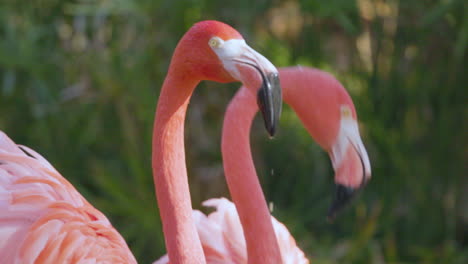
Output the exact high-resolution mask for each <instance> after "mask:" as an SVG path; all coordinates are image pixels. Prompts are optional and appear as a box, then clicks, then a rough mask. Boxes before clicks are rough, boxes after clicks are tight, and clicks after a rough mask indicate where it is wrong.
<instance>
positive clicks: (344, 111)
mask: <svg viewBox="0 0 468 264" xmlns="http://www.w3.org/2000/svg"><path fill="white" fill-rule="evenodd" d="M341 117H342V118H351V109H349V107H348V106H347V105H343V106H341Z"/></svg>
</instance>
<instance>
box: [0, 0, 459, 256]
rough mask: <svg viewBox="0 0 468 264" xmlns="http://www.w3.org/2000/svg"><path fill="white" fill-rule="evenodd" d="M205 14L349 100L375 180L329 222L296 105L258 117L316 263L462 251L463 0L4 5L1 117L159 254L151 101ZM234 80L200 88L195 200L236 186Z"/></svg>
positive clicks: (276, 180)
mask: <svg viewBox="0 0 468 264" xmlns="http://www.w3.org/2000/svg"><path fill="white" fill-rule="evenodd" d="M204 19H217V20H221V21H224V22H227V23H229V24H231V25H232V26H234V27H235V28H237V29H238V30H239V31H240V32H241V33H242V34H243V35H244V37H245V38H246V39H247V41H248V42H249V44H251V46H253V47H254V48H255V49H257V50H258V51H259V52H261V53H262V54H264V55H265V56H266V57H268V58H270V59H271V60H272V61H273V63H275V64H276V65H277V66H289V65H297V64H302V65H308V66H314V67H318V68H321V69H324V70H327V71H330V72H332V73H333V74H335V76H337V78H338V79H339V80H340V81H342V82H343V84H344V85H345V87H347V88H348V90H349V92H350V94H351V96H352V97H353V100H354V102H355V104H356V108H357V111H358V115H359V118H360V121H361V125H362V126H361V133H362V136H363V140H364V142H365V144H366V147H367V149H368V152H369V156H370V158H371V162H372V167H373V178H372V180H371V182H370V183H369V185H368V186H367V188H366V189H365V191H364V192H363V193H362V194H361V196H360V197H359V199H357V200H356V201H355V203H354V205H353V206H352V207H351V208H349V209H348V210H347V211H346V212H345V213H344V214H343V215H341V216H340V218H339V219H338V220H337V221H336V222H335V223H332V224H330V223H327V222H326V219H325V215H326V210H327V207H328V205H329V204H330V202H331V198H332V190H333V181H332V175H333V170H332V168H331V166H330V162H329V160H328V157H327V155H326V154H325V153H324V152H323V151H322V150H320V149H319V148H318V146H317V145H316V144H314V143H313V142H312V140H311V139H310V137H309V135H308V134H307V133H306V131H305V130H304V129H303V127H302V125H301V124H300V122H299V120H298V119H297V118H296V117H295V115H294V113H293V112H292V111H291V110H290V108H288V107H286V109H285V110H284V114H283V117H282V123H281V129H280V132H279V135H278V136H277V137H276V138H275V140H272V141H271V140H267V139H266V137H265V135H266V134H265V132H264V131H263V128H262V125H261V123H260V122H258V120H257V122H256V124H255V126H254V129H253V130H254V131H253V135H252V137H253V139H254V140H253V151H254V154H255V158H256V164H257V167H258V170H259V174H260V175H261V180H262V183H263V186H264V190H265V192H266V195H267V199H268V200H269V201H271V202H273V203H274V205H275V206H274V208H275V210H274V212H273V214H274V215H275V216H276V217H278V218H279V220H281V221H283V222H284V223H285V224H286V225H287V226H288V227H289V229H290V230H291V232H292V233H293V234H294V236H295V237H296V240H297V241H298V243H299V245H300V246H301V248H303V249H304V250H305V252H306V254H307V255H308V256H309V257H310V258H311V259H312V263H319V264H325V263H327V264H328V263H431V264H432V263H459V264H462V263H468V181H467V177H466V176H467V175H466V173H467V171H468V166H467V164H468V142H467V141H468V136H467V131H468V127H467V124H468V122H467V121H468V107H467V105H468V98H467V97H468V96H467V95H468V93H467V86H465V85H466V83H467V81H468V80H467V76H468V72H467V68H468V67H467V66H468V65H467V52H466V51H467V47H468V43H467V42H468V4H467V2H466V1H463V0H441V1H434V0H425V1H417V0H413V1H397V0H386V1H385V0H375V1H372V0H359V1H351V0H328V1H312V0H289V1H268V0H256V1H252V0H249V1H247V0H238V1H228V2H226V1H208V0H205V1H204V0H183V1H157V0H141V1H131V0H118V1H110V0H75V1H58V0H42V1H37V0H33V1H28V2H27V3H25V2H22V1H13V0H4V1H2V2H1V3H0V113H1V114H0V129H1V130H3V131H5V132H6V133H7V134H8V135H10V136H11V137H12V138H13V139H14V140H15V141H16V142H18V143H21V144H25V145H28V146H30V147H32V148H34V149H36V150H37V151H38V152H40V153H42V154H43V155H44V156H45V157H46V158H47V159H48V160H49V161H50V162H51V163H52V164H54V165H55V166H56V168H57V169H58V170H59V171H61V172H62V174H63V175H64V176H65V177H66V178H67V179H69V180H70V181H71V182H72V183H73V184H74V185H75V186H76V187H77V189H78V190H79V191H80V192H81V193H82V194H83V195H84V196H85V197H86V198H87V199H88V200H89V201H90V202H91V203H92V204H94V205H95V206H96V207H97V208H98V209H100V210H101V211H103V212H104V213H105V214H106V215H107V216H108V217H109V218H110V220H111V221H112V223H113V224H114V225H115V226H116V228H117V229H118V230H119V231H120V232H121V233H122V234H123V236H124V237H125V238H126V240H127V242H128V244H129V246H130V247H131V249H132V251H133V252H134V254H135V255H136V257H137V259H138V260H139V261H140V262H141V263H149V262H150V261H153V260H155V259H156V258H158V257H159V256H160V255H162V254H163V253H164V252H165V249H164V240H163V236H162V232H161V230H160V228H161V226H160V221H159V217H158V213H157V206H156V202H155V199H154V191H153V180H152V176H151V165H150V153H151V149H150V142H151V133H152V131H151V130H152V124H153V115H154V110H155V107H156V102H157V97H158V94H159V87H160V86H161V84H162V81H163V79H164V76H165V74H166V70H167V67H168V63H169V60H170V57H171V54H172V51H173V49H174V47H175V45H176V43H177V42H178V40H179V38H180V37H181V36H182V35H183V33H184V32H185V31H186V30H187V29H188V28H189V27H190V26H191V25H192V24H193V23H194V22H196V21H199V20H204ZM464 83H465V84H464ZM238 86H239V84H231V85H224V84H216V83H210V82H204V83H203V84H201V85H200V87H199V88H198V89H197V90H196V92H195V94H194V98H193V99H192V101H191V105H190V107H189V113H188V120H187V127H186V131H187V133H186V148H187V163H188V169H189V175H190V184H191V190H192V197H193V204H194V207H196V208H199V207H200V203H201V201H203V200H205V199H207V198H211V197H219V196H229V195H228V194H227V188H226V186H225V182H224V178H223V171H222V165H221V157H220V146H219V142H220V131H221V124H222V118H223V113H224V109H225V106H226V105H227V103H228V101H229V99H230V98H231V97H232V95H233V94H234V92H235V91H236V87H238ZM215 87H220V88H219V89H218V88H215ZM221 87H224V88H221ZM229 87H230V88H229ZM200 124H202V125H200Z"/></svg>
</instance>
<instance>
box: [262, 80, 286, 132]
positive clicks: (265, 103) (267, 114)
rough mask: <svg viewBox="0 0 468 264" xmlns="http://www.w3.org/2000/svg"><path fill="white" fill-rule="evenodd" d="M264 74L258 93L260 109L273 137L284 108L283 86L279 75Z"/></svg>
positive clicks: (267, 128) (266, 126)
mask: <svg viewBox="0 0 468 264" xmlns="http://www.w3.org/2000/svg"><path fill="white" fill-rule="evenodd" d="M264 76H265V75H263V74H262V77H263V81H262V86H261V87H260V89H259V90H258V93H257V104H258V108H259V109H260V111H261V112H262V116H263V121H264V122H265V128H266V130H267V131H268V134H269V135H270V136H271V137H273V136H274V135H275V133H276V128H277V126H278V123H279V117H280V115H281V108H282V95H281V86H280V84H279V77H278V73H276V72H273V73H269V74H266V77H264Z"/></svg>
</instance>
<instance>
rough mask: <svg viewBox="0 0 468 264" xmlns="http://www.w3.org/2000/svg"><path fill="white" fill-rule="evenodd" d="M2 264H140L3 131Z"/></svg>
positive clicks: (104, 223)
mask: <svg viewBox="0 0 468 264" xmlns="http://www.w3.org/2000/svg"><path fill="white" fill-rule="evenodd" d="M0 238H1V239H0V263H36V264H40V263H136V260H135V258H134V257H133V255H132V254H131V252H130V250H129V248H128V246H127V244H126V243H125V241H124V239H123V238H122V237H121V236H120V234H119V233H118V232H117V231H116V230H115V229H114V228H113V227H112V225H111V223H110V222H109V220H108V219H107V218H106V217H105V216H104V215H103V214H102V213H101V212H99V211H98V210H96V209H95V208H94V207H93V206H92V205H90V204H89V203H88V202H87V201H86V200H85V199H84V198H83V196H81V195H80V193H79V192H78V191H77V190H76V189H75V188H74V187H73V185H71V184H70V183H69V182H68V181H67V180H66V179H65V178H63V177H62V175H60V173H58V172H57V171H56V170H55V169H54V168H53V167H52V165H50V163H49V162H47V161H46V160H45V159H44V158H43V157H42V156H41V155H39V154H38V153H36V152H35V151H33V150H31V149H29V148H27V147H24V146H17V145H16V144H15V143H14V142H13V141H12V140H11V139H9V138H8V136H7V135H5V134H4V133H3V132H2V131H0Z"/></svg>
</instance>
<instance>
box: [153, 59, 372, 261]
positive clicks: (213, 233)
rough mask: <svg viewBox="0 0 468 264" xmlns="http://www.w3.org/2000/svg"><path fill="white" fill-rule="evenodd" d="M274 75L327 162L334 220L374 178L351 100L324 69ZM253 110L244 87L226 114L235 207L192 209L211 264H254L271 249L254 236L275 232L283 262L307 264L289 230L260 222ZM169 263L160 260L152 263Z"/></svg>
mask: <svg viewBox="0 0 468 264" xmlns="http://www.w3.org/2000/svg"><path fill="white" fill-rule="evenodd" d="M279 73H280V80H281V86H282V87H283V93H284V100H285V102H286V103H288V104H289V105H290V106H291V107H292V108H293V109H294V111H295V112H296V114H297V115H298V116H299V118H300V119H301V121H302V123H303V124H304V125H305V127H306V129H307V130H308V132H309V133H310V134H311V136H312V137H313V138H314V140H316V141H317V143H318V144H319V145H320V146H321V147H322V148H323V149H325V150H326V151H328V153H329V155H330V158H331V160H332V164H333V167H334V170H335V182H336V184H337V189H336V196H335V200H334V202H333V203H332V206H331V207H330V211H329V217H334V215H335V214H336V213H337V212H338V211H339V210H341V209H342V208H343V206H345V205H346V204H347V203H348V202H349V201H350V199H351V198H352V196H353V194H355V193H356V192H355V191H356V190H357V189H359V188H360V187H362V186H364V183H365V182H366V181H367V180H369V178H370V176H371V168H370V162H369V158H368V156H367V152H366V149H365V148H364V145H363V143H362V140H361V137H360V135H359V129H358V123H357V116H356V110H355V108H354V105H353V102H352V100H351V98H350V96H349V94H348V93H347V92H346V90H345V89H344V87H343V86H342V85H341V84H340V83H339V82H338V81H337V80H336V79H335V78H334V77H333V76H332V75H330V74H328V73H326V72H323V71H320V70H317V69H312V68H306V67H290V68H282V69H279ZM257 110H258V108H257V106H256V104H255V98H254V96H252V94H251V93H250V92H249V91H248V90H247V89H246V88H244V87H243V88H241V89H240V90H239V91H238V92H237V94H236V96H235V97H234V98H233V99H232V101H231V103H230V104H229V107H228V109H227V111H226V115H225V119H224V126H223V137H222V154H223V163H224V170H225V175H226V180H227V182H228V186H229V190H230V192H231V196H232V199H233V201H234V203H235V204H236V206H235V207H234V205H233V204H232V203H231V202H229V201H228V200H226V199H224V198H222V199H210V200H208V201H205V202H204V205H206V206H211V207H215V208H216V210H217V211H215V212H213V213H211V214H210V215H208V216H205V215H203V214H202V213H201V212H199V211H194V213H193V217H194V219H195V223H196V224H197V229H198V233H199V236H200V239H201V242H202V246H203V249H204V251H205V255H206V258H207V261H208V263H247V262H249V263H257V262H251V261H250V260H251V256H254V257H255V258H256V259H257V260H258V259H261V257H262V256H259V255H255V254H256V253H257V252H261V253H263V254H264V256H265V255H267V254H266V253H265V252H268V251H265V249H262V247H263V243H262V242H263V241H262V240H259V239H258V237H257V234H259V233H261V232H270V233H271V234H275V235H276V239H277V241H278V244H279V247H280V252H281V257H282V262H281V263H284V264H293V263H294V264H297V263H308V260H307V259H306V258H305V257H304V253H303V252H302V251H301V250H300V249H299V248H298V247H297V245H296V242H295V241H294V238H293V237H292V236H291V235H290V233H289V232H288V230H287V228H286V227H285V226H284V225H283V224H281V223H280V222H278V221H277V220H276V219H275V218H274V217H271V221H272V223H273V229H274V231H273V229H272V230H268V228H269V226H266V225H262V226H259V225H258V224H257V221H258V220H259V219H262V217H263V216H264V215H265V214H268V215H269V213H268V209H267V206H266V201H265V197H264V195H263V192H262V189H261V187H260V183H259V181H258V177H257V175H256V172H255V166H254V163H253V159H252V155H251V151H250V142H249V134H250V127H251V123H252V120H253V118H254V116H255V114H256V112H257ZM236 208H237V210H236ZM237 211H238V212H239V214H238V213H237ZM268 217H269V216H268ZM241 230H243V232H242V231H241ZM248 260H249V261H248ZM167 262H168V258H167V256H165V257H163V258H161V259H160V260H159V261H158V262H157V264H164V263H167ZM258 263H259V262H258ZM275 263H280V262H275Z"/></svg>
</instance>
